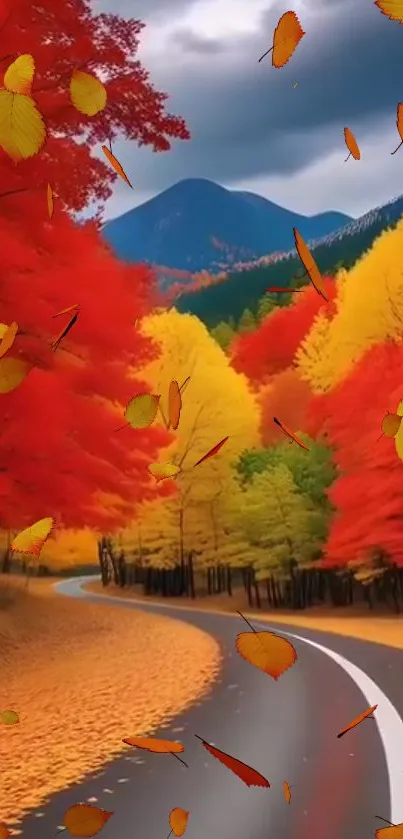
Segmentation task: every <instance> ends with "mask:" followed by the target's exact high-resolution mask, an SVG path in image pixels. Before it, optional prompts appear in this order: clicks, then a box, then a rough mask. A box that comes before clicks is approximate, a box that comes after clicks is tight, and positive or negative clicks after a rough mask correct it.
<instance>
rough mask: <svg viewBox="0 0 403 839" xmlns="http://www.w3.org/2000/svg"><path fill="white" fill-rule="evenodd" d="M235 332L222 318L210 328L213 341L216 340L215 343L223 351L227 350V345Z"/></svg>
mask: <svg viewBox="0 0 403 839" xmlns="http://www.w3.org/2000/svg"><path fill="white" fill-rule="evenodd" d="M235 334H236V332H235V329H233V328H232V326H230V324H229V323H226V322H225V321H224V320H222V321H220V323H218V324H217V326H215V327H214V329H212V330H211V335H212V337H213V338H214V340H215V341H217V344H218V345H219V346H220V347H221V349H222V350H224V352H226V351H227V349H228V347H229V345H230V344H231V342H232V341H233V339H234V337H235Z"/></svg>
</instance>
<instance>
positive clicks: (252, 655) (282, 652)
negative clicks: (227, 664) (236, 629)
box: [235, 613, 297, 681]
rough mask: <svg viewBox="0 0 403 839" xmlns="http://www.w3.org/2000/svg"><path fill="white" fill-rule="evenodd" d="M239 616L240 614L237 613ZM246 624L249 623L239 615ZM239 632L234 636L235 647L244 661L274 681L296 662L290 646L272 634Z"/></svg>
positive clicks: (283, 639)
mask: <svg viewBox="0 0 403 839" xmlns="http://www.w3.org/2000/svg"><path fill="white" fill-rule="evenodd" d="M239 614H241V613H239ZM241 617H242V618H243V619H244V620H245V621H246V623H247V624H248V625H249V626H251V624H250V623H249V621H247V620H246V618H244V617H243V615H241ZM251 629H252V631H251V632H240V633H239V635H237V636H236V640H235V647H236V650H237V652H238V653H239V655H240V656H242V658H244V659H245V661H248V662H249V664H252V665H253V667H258V668H259V670H263V672H264V673H267V675H268V676H271V677H272V678H273V679H275V681H277V679H278V678H279V677H280V676H281V675H282V674H283V673H285V671H286V670H288V669H289V668H290V667H292V665H293V664H295V662H296V660H297V654H296V652H295V650H294V647H293V645H292V644H290V642H289V641H286V639H285V638H281V637H280V635H276V634H275V633H274V632H256V631H255V630H254V629H253V627H251Z"/></svg>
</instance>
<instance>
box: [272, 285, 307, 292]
mask: <svg viewBox="0 0 403 839" xmlns="http://www.w3.org/2000/svg"><path fill="white" fill-rule="evenodd" d="M266 291H267V292H268V293H269V294H294V292H296V291H304V289H303V288H283V286H281V285H271V286H269V288H266Z"/></svg>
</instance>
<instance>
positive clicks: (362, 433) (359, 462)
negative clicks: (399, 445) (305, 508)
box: [308, 343, 403, 566]
mask: <svg viewBox="0 0 403 839" xmlns="http://www.w3.org/2000/svg"><path fill="white" fill-rule="evenodd" d="M402 365H403V349H402V348H401V347H400V346H399V345H396V344H392V343H385V344H381V345H378V346H376V347H374V348H372V349H371V350H369V351H368V353H366V355H365V356H364V357H363V358H362V359H361V361H360V362H359V363H358V364H357V365H356V366H355V367H354V368H353V370H352V372H351V374H350V375H349V376H348V377H346V379H345V380H344V381H343V382H342V383H340V384H339V385H338V386H337V387H336V388H334V390H333V391H331V392H330V393H328V394H326V395H324V396H321V397H316V398H314V399H313V400H312V403H311V405H310V407H309V410H308V414H309V420H310V421H309V422H308V425H309V429H310V432H311V433H313V434H316V436H317V438H318V439H319V438H320V437H322V438H324V439H326V441H327V443H328V444H329V445H330V446H331V448H332V449H333V450H334V462H335V464H336V466H337V469H338V477H337V479H336V481H335V482H334V483H333V485H332V486H331V488H330V490H329V493H328V494H329V499H330V501H331V502H332V504H333V506H334V508H335V515H334V518H333V521H332V525H331V529H330V533H329V538H328V542H327V545H326V548H325V557H326V559H325V562H326V563H328V564H330V565H333V564H339V565H345V564H347V563H348V562H349V561H351V560H357V559H362V560H365V559H366V558H368V557H369V556H370V555H371V552H372V551H374V552H376V551H382V552H384V554H385V555H386V556H388V557H389V558H390V559H392V560H394V561H395V562H397V563H398V564H399V565H402V566H403V463H402V461H401V460H400V459H399V458H398V455H397V452H396V449H395V443H394V440H393V439H389V438H386V437H383V438H381V439H379V437H380V435H381V423H382V419H383V417H384V416H385V414H386V412H387V411H390V412H395V411H396V408H397V406H398V404H399V402H400V401H401V399H402V398H403V387H402V373H401V371H402Z"/></svg>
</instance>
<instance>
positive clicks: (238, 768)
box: [195, 734, 270, 787]
mask: <svg viewBox="0 0 403 839" xmlns="http://www.w3.org/2000/svg"><path fill="white" fill-rule="evenodd" d="M195 737H197V739H198V740H201V742H202V744H203V746H204V748H205V749H206V750H207V751H208V752H210V754H211V755H213V757H215V758H216V759H217V760H219V761H220V763H222V764H223V765H224V766H226V767H227V769H229V770H230V772H233V773H234V775H237V777H238V778H240V779H241V781H243V782H244V784H246V786H248V787H269V786H270V784H269V782H268V780H267V778H265V777H264V776H263V775H261V774H260V772H256V769H252V767H251V766H248V764H247V763H243V762H242V760H238V759H237V758H236V757H232V755H229V754H227V752H222V751H221V749H217V748H216V747H215V746H211V745H210V743H207V742H206V740H203V738H202V737H199V735H198V734H195Z"/></svg>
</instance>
